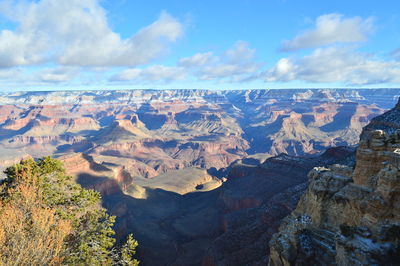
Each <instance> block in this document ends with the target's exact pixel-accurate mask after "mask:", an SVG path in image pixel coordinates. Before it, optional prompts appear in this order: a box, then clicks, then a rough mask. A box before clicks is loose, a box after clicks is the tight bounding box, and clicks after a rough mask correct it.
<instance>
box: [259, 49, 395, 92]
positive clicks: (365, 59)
mask: <svg viewBox="0 0 400 266" xmlns="http://www.w3.org/2000/svg"><path fill="white" fill-rule="evenodd" d="M265 80H266V81H268V82H276V81H283V82H286V81H292V80H302V81H307V82H318V83H329V82H342V83H346V84H352V85H367V84H379V83H398V82H400V63H399V62H396V61H383V60H380V59H377V58H374V57H373V56H371V55H368V54H363V53H359V52H356V51H354V50H353V49H351V48H348V47H347V48H339V47H329V48H319V49H316V50H315V51H313V52H312V53H311V54H309V55H307V56H304V57H301V58H283V59H281V60H279V61H278V63H277V64H276V65H275V67H273V68H272V69H270V70H269V71H267V72H266V73H265Z"/></svg>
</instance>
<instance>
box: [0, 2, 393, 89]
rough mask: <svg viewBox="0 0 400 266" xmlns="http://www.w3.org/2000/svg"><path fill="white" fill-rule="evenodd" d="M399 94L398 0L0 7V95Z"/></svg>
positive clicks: (17, 4)
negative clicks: (87, 92)
mask: <svg viewBox="0 0 400 266" xmlns="http://www.w3.org/2000/svg"><path fill="white" fill-rule="evenodd" d="M358 87H359V88H378V87H389V88H391V87H393V88H395V87H397V88H398V87H400V1H398V0H380V1H375V0H335V1H333V0H332V1H331V0H326V1H310V0H229V1H228V0H218V1H216V0H213V1H210V0H201V1H194V0H164V1H161V0H158V1H157V0H146V1H137V0H68V1H65V0H36V1H29V0H0V91H15V90H49V89H51V90H69V89H274V88H358Z"/></svg>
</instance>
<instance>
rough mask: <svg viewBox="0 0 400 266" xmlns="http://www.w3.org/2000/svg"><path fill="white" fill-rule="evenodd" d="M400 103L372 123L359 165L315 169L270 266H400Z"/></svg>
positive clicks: (275, 241)
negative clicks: (353, 167)
mask: <svg viewBox="0 0 400 266" xmlns="http://www.w3.org/2000/svg"><path fill="white" fill-rule="evenodd" d="M399 114H400V104H397V106H396V107H395V108H394V109H392V110H390V111H389V112H387V113H385V114H383V115H381V116H379V117H377V118H376V119H374V120H373V121H372V122H371V124H370V125H369V126H367V127H366V128H365V129H364V131H363V133H362V135H361V140H360V145H359V148H358V150H357V155H356V167H355V169H354V170H353V169H352V168H350V167H347V166H342V165H333V166H330V167H329V168H324V167H317V168H314V169H313V170H312V171H311V172H310V173H309V187H308V190H307V191H306V193H305V194H304V195H303V197H302V198H301V200H300V201H299V204H298V206H297V208H296V209H295V210H294V211H293V212H292V214H291V215H290V216H288V217H286V218H285V219H284V220H283V222H282V225H281V227H280V231H279V233H277V234H275V235H274V236H273V238H272V240H271V241H270V260H269V264H270V265H399V264H400V241H399V240H400V170H399V169H400V130H399V127H400V126H399V125H400V115H399Z"/></svg>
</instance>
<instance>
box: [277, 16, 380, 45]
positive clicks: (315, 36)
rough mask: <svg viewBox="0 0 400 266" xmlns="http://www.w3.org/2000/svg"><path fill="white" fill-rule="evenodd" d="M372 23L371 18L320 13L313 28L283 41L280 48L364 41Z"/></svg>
mask: <svg viewBox="0 0 400 266" xmlns="http://www.w3.org/2000/svg"><path fill="white" fill-rule="evenodd" d="M372 24H373V19H372V18H367V19H362V18H360V17H352V18H344V17H343V15H340V14H327V15H322V16H319V17H318V18H317V20H316V25H315V29H312V30H308V31H305V32H303V33H302V34H299V35H297V36H296V37H295V38H294V39H293V40H288V41H284V42H283V43H282V47H281V50H283V51H295V50H299V49H307V48H316V47H320V46H324V45H329V44H334V43H354V42H364V41H366V40H367V35H368V33H369V32H371V31H372V28H373V25H372Z"/></svg>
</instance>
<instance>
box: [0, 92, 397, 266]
mask: <svg viewBox="0 0 400 266" xmlns="http://www.w3.org/2000/svg"><path fill="white" fill-rule="evenodd" d="M399 95H400V90H398V89H354V90H353V89H346V90H345V89H329V90H328V89H313V90H309V89H287V90H238V91H234V90H232V91H229V90H227V91H211V90H132V91H68V92H62V91H54V92H10V93H0V167H6V166H9V165H10V164H12V163H15V162H17V161H18V160H20V159H22V158H26V157H33V158H38V157H42V156H47V155H51V156H54V157H56V158H58V159H60V160H61V161H63V163H64V166H65V168H66V170H67V172H68V173H69V174H70V175H72V176H73V177H74V178H75V179H76V180H77V182H78V183H80V184H81V185H82V186H84V187H86V188H92V189H95V190H97V191H99V192H101V194H102V199H103V206H104V207H106V208H107V209H108V211H109V212H110V213H111V214H112V215H115V216H117V223H116V231H117V234H118V238H119V239H123V238H124V237H125V236H126V235H127V234H129V233H133V234H134V236H135V238H136V239H137V240H138V241H139V244H140V245H139V248H138V255H139V258H140V259H141V261H142V264H143V265H266V264H267V263H268V261H270V262H271V264H273V265H275V264H276V265H280V263H282V264H285V263H286V264H287V263H289V264H290V263H291V262H292V261H293V258H292V257H289V258H286V257H285V260H286V261H285V260H283V259H281V258H282V255H281V252H283V250H284V248H286V246H284V247H280V246H279V243H280V242H281V241H280V240H279V239H280V238H279V236H280V235H279V234H278V236H276V235H275V236H274V237H272V236H273V234H275V233H276V232H277V231H278V228H279V226H280V224H281V221H282V219H284V217H286V216H288V215H290V214H291V213H292V211H294V212H295V213H296V212H298V213H302V212H306V211H308V209H307V208H308V207H306V206H309V204H313V205H312V206H319V207H318V208H319V209H318V208H317V207H315V208H316V210H315V213H317V212H318V211H321V209H323V208H325V207H321V206H320V205H318V204H320V203H319V202H318V200H319V198H318V197H317V196H312V199H307V197H308V196H306V197H302V199H301V200H300V205H299V206H304V207H299V206H298V207H297V208H296V206H297V203H298V201H299V199H300V198H301V196H302V195H303V193H305V192H306V193H311V192H309V191H310V188H308V189H307V185H308V179H307V174H308V173H309V171H311V170H312V169H313V168H314V167H319V168H317V169H320V170H312V171H311V174H310V176H312V177H310V187H312V186H314V185H313V184H314V183H315V182H317V181H314V179H315V180H320V179H324V178H325V179H328V176H329V178H331V176H334V177H336V175H341V178H342V179H343V180H342V179H340V180H339V181H340V182H341V183H340V182H339V181H337V180H335V181H332V182H334V184H336V185H338V186H339V185H342V184H343V185H348V184H349V182H350V177H344V176H345V175H351V174H350V172H351V171H350V169H352V168H354V167H356V170H355V173H357V174H356V175H355V176H359V177H360V178H359V181H357V182H360V184H359V185H364V184H361V183H363V182H364V181H365V180H366V179H365V177H364V176H365V173H364V172H365V171H367V172H368V174H369V172H370V171H373V172H374V173H375V172H376V171H378V172H379V171H380V169H381V166H380V165H378V164H372V165H371V164H369V163H368V161H369V160H371V158H374V159H373V161H375V160H378V161H379V162H381V161H382V160H383V159H382V160H381V159H379V158H380V157H379V156H378V155H377V154H378V153H379V152H385V151H386V150H385V149H381V148H380V149H381V150H377V151H374V150H373V151H372V155H371V154H369V153H368V152H366V151H364V152H361V150H362V149H364V150H368V149H370V148H369V146H368V145H370V143H371V142H372V143H375V142H379V141H380V140H382V139H384V140H382V141H383V142H384V143H392V142H393V141H392V140H390V141H389V140H387V139H391V138H392V137H390V138H389V137H387V135H385V134H389V135H390V134H392V135H393V133H394V131H393V130H392V129H393V128H395V127H394V126H393V125H394V124H395V123H396V121H397V120H396V117H398V114H397V113H396V114H392V115H388V113H386V114H385V115H383V116H382V114H383V113H384V112H385V111H387V110H388V109H390V108H391V107H392V106H394V105H395V104H396V102H397V100H398V96H399ZM394 110H398V109H394ZM390 112H392V113H393V110H392V111H390ZM390 112H389V114H390ZM395 112H397V111H395ZM395 125H398V124H395ZM363 128H365V129H364V131H363ZM376 129H381V130H384V131H385V132H386V133H382V134H383V135H379V136H378V137H376V139H378V140H379V141H377V140H375V139H371V138H370V135H371V134H370V133H368V132H375V131H374V130H376ZM360 134H361V139H362V141H361V144H360V147H359V148H358V149H357V152H356V147H357V144H358V142H359V136H360ZM374 136H375V135H374ZM379 143H380V142H379ZM366 145H367V146H366ZM385 145H387V144H384V145H383V146H382V147H386V146H385ZM380 147H381V146H380ZM363 156H364V157H365V158H364V159H363ZM368 156H372V157H368ZM388 156H389V155H388ZM390 156H391V155H390ZM356 157H357V164H355V161H356ZM367 157H368V158H367ZM385 158H386V157H385ZM361 162H365V163H364V165H363V166H360V163H361ZM330 165H342V166H341V167H339V166H337V167H336V166H330ZM355 165H356V166H355ZM373 167H375V168H376V169H375V168H374V169H372V168H373ZM331 171H332V172H334V173H335V174H332V173H331ZM335 171H337V172H338V174H336V172H335ZM363 171H364V172H363ZM325 175H326V177H325ZM356 179H357V178H354V182H356ZM375 179H376V178H375ZM375 179H374V180H375ZM329 180H330V179H329ZM362 180H364V181H362ZM336 181H337V182H336ZM375 181H376V180H375ZM338 182H339V183H340V184H337V183H338ZM365 182H367V181H365ZM368 182H370V181H368ZM368 182H367V183H368ZM329 189H330V188H329ZM329 189H328V190H329ZM370 189H375V187H371V188H370ZM363 191H364V190H363ZM313 193H314V192H313ZM321 193H322V192H321ZM327 193H328V192H327ZM329 193H330V192H329ZM360 193H361V192H360ZM322 194H323V193H322ZM306 195H308V194H306ZM329 195H331V194H329ZM310 197H311V196H310ZM324 197H325V196H324ZM309 202H311V203H309ZM332 204H333V203H332ZM324 206H325V205H324ZM329 206H330V205H329ZM332 206H333V205H332ZM335 206H336V205H335ZM300 208H303V209H300ZM335 208H337V207H335ZM312 210H314V209H312ZM313 214H314V213H313ZM292 215H293V214H292ZM315 215H317V214H315ZM303 216H304V215H303ZM303 216H302V217H303ZM309 216H310V217H313V216H312V215H309ZM309 216H304V217H309ZM320 216H321V215H320ZM289 217H291V216H289ZM296 217H297V216H296ZM332 217H333V216H332ZM296 219H297V218H296ZM305 219H306V218H305ZM307 219H308V218H307ZM307 219H306V220H307ZM289 220H290V218H285V219H284V220H283V221H284V222H283V225H282V227H281V231H282V230H285V229H284V227H285V225H286V224H289V223H290V221H289ZM288 221H289V222H288ZM296 221H297V220H296ZM307 221H308V220H307ZM335 226H336V225H335ZM352 226H353V224H352ZM307 228H308V227H307ZM313 228H314V227H313ZM357 230H358V229H357ZM310 231H311V229H310ZM293 234H294V235H296V237H297V235H298V233H297V231H296V232H295V233H293ZM283 235H284V234H283ZM328 236H329V235H328ZM271 239H272V240H271ZM270 241H271V243H272V245H271V246H272V249H271V256H270V254H269V244H268V243H269V242H270ZM285 241H286V240H285ZM293 241H294V240H292V239H290V241H289V240H287V242H288V243H290V245H293V246H294V247H297V246H296V244H293V243H294V242H293ZM276 243H278V244H276ZM330 243H331V242H329V244H330ZM275 247H276V248H275ZM291 249H293V248H292V247H291ZM285 254H286V253H285ZM318 259H320V258H318ZM321 261H323V260H321ZM274 263H275V264H274ZM289 264H288V265H289Z"/></svg>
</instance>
